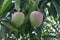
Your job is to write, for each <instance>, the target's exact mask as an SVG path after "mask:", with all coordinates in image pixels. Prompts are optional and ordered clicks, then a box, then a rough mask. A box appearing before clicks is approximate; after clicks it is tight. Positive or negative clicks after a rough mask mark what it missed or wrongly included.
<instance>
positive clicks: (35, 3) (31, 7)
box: [29, 0, 41, 13]
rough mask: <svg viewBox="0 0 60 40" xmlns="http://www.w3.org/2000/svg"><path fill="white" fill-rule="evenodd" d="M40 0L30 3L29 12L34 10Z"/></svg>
mask: <svg viewBox="0 0 60 40" xmlns="http://www.w3.org/2000/svg"><path fill="white" fill-rule="evenodd" d="M40 1H41V0H36V1H35V2H34V3H33V4H32V3H31V4H32V5H30V8H29V13H30V12H32V11H34V10H35V9H36V8H37V7H38V4H39V2H40Z"/></svg>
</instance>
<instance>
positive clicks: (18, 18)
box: [11, 12, 25, 27]
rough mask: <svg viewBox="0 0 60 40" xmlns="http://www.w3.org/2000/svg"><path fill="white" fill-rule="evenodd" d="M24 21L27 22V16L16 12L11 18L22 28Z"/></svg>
mask: <svg viewBox="0 0 60 40" xmlns="http://www.w3.org/2000/svg"><path fill="white" fill-rule="evenodd" d="M24 20H25V15H24V14H23V13H22V12H15V13H14V14H13V15H12V18H11V22H12V23H13V24H14V25H16V26H17V27H19V26H21V25H22V24H23V22H24Z"/></svg>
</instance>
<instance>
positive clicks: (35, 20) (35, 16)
mask: <svg viewBox="0 0 60 40" xmlns="http://www.w3.org/2000/svg"><path fill="white" fill-rule="evenodd" d="M29 19H30V23H31V25H32V26H36V27H38V26H39V25H41V23H42V21H43V14H42V13H41V12H39V11H33V12H31V14H30V16H29ZM24 20H25V15H24V14H23V13H22V12H15V13H14V14H13V15H12V18H11V22H12V23H13V24H15V25H16V26H17V27H19V26H21V25H22V24H23V23H24Z"/></svg>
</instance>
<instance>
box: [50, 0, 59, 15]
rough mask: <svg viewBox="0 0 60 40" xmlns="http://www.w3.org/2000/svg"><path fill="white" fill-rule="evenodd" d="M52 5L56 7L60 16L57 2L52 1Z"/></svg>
mask: <svg viewBox="0 0 60 40" xmlns="http://www.w3.org/2000/svg"><path fill="white" fill-rule="evenodd" d="M51 2H52V4H53V5H54V7H55V9H56V11H57V13H58V14H59V16H60V8H59V5H58V4H57V3H56V2H55V0H51Z"/></svg>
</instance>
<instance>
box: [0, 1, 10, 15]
mask: <svg viewBox="0 0 60 40" xmlns="http://www.w3.org/2000/svg"><path fill="white" fill-rule="evenodd" d="M10 3H11V0H4V2H3V5H2V8H1V9H0V14H2V13H3V12H4V11H5V9H6V8H7V7H8V6H9V4H10Z"/></svg>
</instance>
